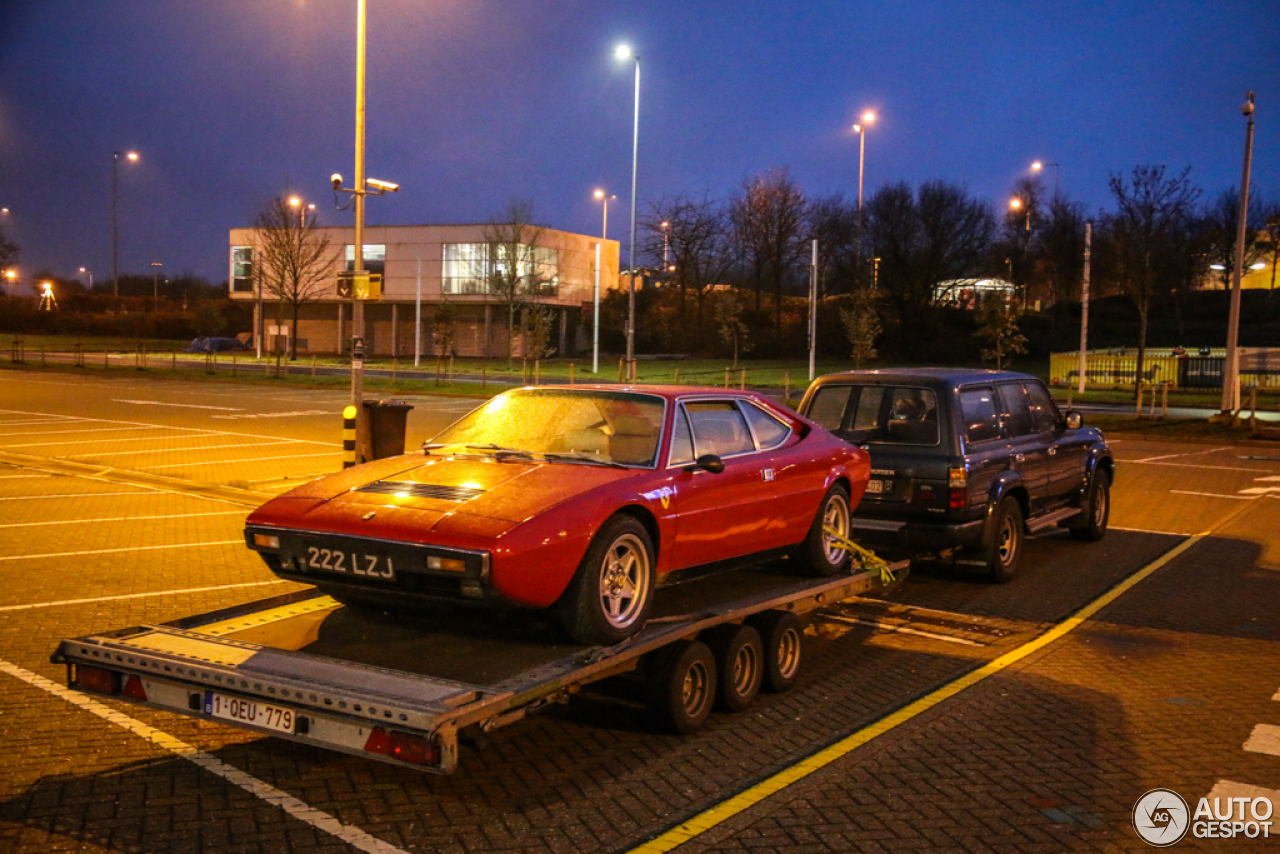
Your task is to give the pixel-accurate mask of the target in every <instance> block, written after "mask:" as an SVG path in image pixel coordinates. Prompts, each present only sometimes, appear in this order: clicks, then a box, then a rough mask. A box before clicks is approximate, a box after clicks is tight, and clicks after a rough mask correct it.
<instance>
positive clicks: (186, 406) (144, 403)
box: [111, 398, 244, 412]
mask: <svg viewBox="0 0 1280 854" xmlns="http://www.w3.org/2000/svg"><path fill="white" fill-rule="evenodd" d="M111 402H112V403H132V404H136V405H138V406H177V407H180V408H182V409H217V410H219V411H221V412H244V410H243V409H241V408H239V407H237V406H204V405H202V404H199V403H165V402H163V401H160V400H120V399H118V398H112V399H111Z"/></svg>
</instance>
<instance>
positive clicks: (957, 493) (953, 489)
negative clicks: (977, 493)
mask: <svg viewBox="0 0 1280 854" xmlns="http://www.w3.org/2000/svg"><path fill="white" fill-rule="evenodd" d="M968 485H969V473H968V471H967V470H965V469H964V468H953V469H947V498H948V500H947V504H948V506H949V507H950V508H951V509H952V510H963V509H965V507H967V506H969V497H968V494H969V490H968V488H967V487H968Z"/></svg>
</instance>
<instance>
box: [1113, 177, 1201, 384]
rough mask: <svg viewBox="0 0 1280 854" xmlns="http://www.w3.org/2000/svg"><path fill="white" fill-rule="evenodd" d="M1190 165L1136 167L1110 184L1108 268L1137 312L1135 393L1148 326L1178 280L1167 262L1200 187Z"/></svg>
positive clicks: (1197, 196)
mask: <svg viewBox="0 0 1280 854" xmlns="http://www.w3.org/2000/svg"><path fill="white" fill-rule="evenodd" d="M1190 173H1191V169H1190V167H1188V168H1186V169H1183V170H1182V171H1181V172H1179V173H1177V174H1176V175H1168V174H1166V172H1165V167H1164V166H1135V167H1133V173H1132V175H1131V177H1130V179H1129V180H1128V181H1126V180H1125V178H1124V176H1122V175H1112V176H1111V177H1110V179H1109V180H1108V182H1107V183H1108V184H1109V186H1110V187H1111V194H1112V196H1114V197H1115V200H1116V208H1117V210H1116V212H1115V213H1114V214H1111V215H1109V216H1108V217H1106V219H1105V220H1104V223H1103V224H1104V226H1105V228H1106V231H1107V237H1108V238H1109V240H1108V243H1109V245H1110V249H1111V252H1110V253H1109V254H1110V256H1111V257H1110V259H1109V261H1110V264H1109V267H1110V270H1111V275H1112V276H1113V277H1114V279H1115V281H1116V283H1117V284H1118V285H1119V286H1120V289H1121V290H1122V291H1123V292H1124V293H1125V294H1127V295H1128V296H1129V298H1130V299H1132V300H1133V302H1134V304H1135V305H1136V306H1137V309H1138V364H1137V370H1136V371H1135V372H1134V393H1135V394H1136V393H1137V389H1138V386H1139V384H1140V383H1141V382H1142V377H1143V369H1144V361H1145V358H1146V352H1147V323H1148V320H1149V318H1150V315H1151V305H1152V302H1153V301H1154V300H1155V299H1156V298H1157V296H1158V295H1159V293H1160V289H1161V286H1162V284H1163V285H1164V287H1165V288H1166V289H1167V288H1168V286H1169V283H1170V282H1171V281H1174V280H1175V278H1176V277H1175V276H1171V275H1170V274H1169V273H1168V270H1167V266H1168V265H1167V262H1168V260H1169V259H1170V258H1175V257H1176V255H1177V253H1176V249H1177V246H1176V245H1175V244H1176V242H1177V238H1178V236H1179V235H1180V234H1181V233H1183V231H1184V229H1185V226H1186V223H1187V221H1188V219H1189V218H1190V217H1191V215H1192V211H1193V208H1194V205H1195V203H1196V199H1197V198H1199V196H1200V189H1199V188H1198V187H1196V186H1194V185H1193V184H1192V183H1191V180H1190V178H1189V177H1188V176H1189V175H1190Z"/></svg>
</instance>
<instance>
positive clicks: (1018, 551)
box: [982, 497, 1026, 584]
mask: <svg viewBox="0 0 1280 854" xmlns="http://www.w3.org/2000/svg"><path fill="white" fill-rule="evenodd" d="M1025 539H1026V534H1025V532H1024V531H1023V529H1022V507H1021V506H1020V505H1019V504H1018V502H1017V500H1016V499H1014V498H1011V497H1010V498H1005V499H1004V500H1002V501H1001V502H1000V503H999V504H998V505H997V506H996V510H995V512H994V513H993V514H991V519H990V520H989V522H988V524H987V530H986V531H985V532H984V534H983V540H984V542H983V548H982V559H983V561H984V562H985V563H986V565H987V571H988V573H990V575H991V578H992V580H994V581H996V582H998V583H1000V584H1007V583H1008V582H1010V581H1012V580H1013V578H1014V576H1015V575H1017V574H1018V565H1019V564H1020V563H1021V562H1022V544H1023V541H1024V540H1025Z"/></svg>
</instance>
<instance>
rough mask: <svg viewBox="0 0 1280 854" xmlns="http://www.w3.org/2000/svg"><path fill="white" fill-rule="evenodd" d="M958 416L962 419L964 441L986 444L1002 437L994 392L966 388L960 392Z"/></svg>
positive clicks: (984, 389)
mask: <svg viewBox="0 0 1280 854" xmlns="http://www.w3.org/2000/svg"><path fill="white" fill-rule="evenodd" d="M960 416H961V417H962V418H963V419H964V436H965V441H966V442H969V443H971V444H972V443H974V442H987V441H990V440H991V439H999V438H1001V436H1002V435H1003V434H1002V432H1001V429H1000V413H999V412H998V411H996V399H995V392H994V391H993V390H992V389H989V388H966V389H962V390H961V391H960Z"/></svg>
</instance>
